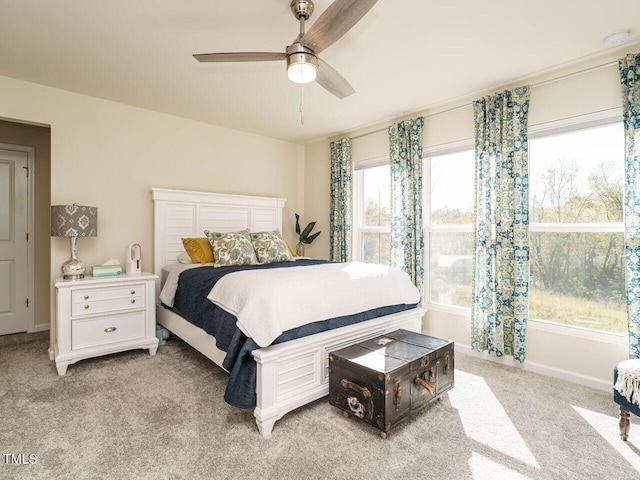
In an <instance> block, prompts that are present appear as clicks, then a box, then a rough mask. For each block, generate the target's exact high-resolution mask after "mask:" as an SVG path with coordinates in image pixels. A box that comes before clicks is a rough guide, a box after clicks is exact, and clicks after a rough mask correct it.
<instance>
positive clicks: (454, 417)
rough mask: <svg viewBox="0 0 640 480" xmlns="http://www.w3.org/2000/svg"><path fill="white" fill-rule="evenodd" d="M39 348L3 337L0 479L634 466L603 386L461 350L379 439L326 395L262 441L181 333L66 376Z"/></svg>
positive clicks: (610, 475)
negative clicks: (434, 391)
mask: <svg viewBox="0 0 640 480" xmlns="http://www.w3.org/2000/svg"><path fill="white" fill-rule="evenodd" d="M47 347H48V333H40V334H32V335H26V334H24V335H17V336H10V337H5V338H4V339H0V415H1V427H0V428H1V430H0V454H2V455H3V456H2V457H1V458H0V478H2V479H40V478H42V479H67V478H68V479H79V478H80V479H85V478H87V479H89V478H90V479H119V480H125V479H147V478H148V479H297V478H308V479H323V480H325V479H346V478H348V479H427V480H428V479H453V480H462V479H476V480H480V479H482V480H484V479H491V480H496V479H509V480H514V479H563V480H566V479H581V480H582V479H638V478H640V450H639V447H640V425H639V423H638V421H637V419H636V418H635V417H634V419H633V420H632V422H633V423H632V426H631V436H630V439H629V442H628V443H624V442H622V441H621V440H620V439H619V437H618V417H617V407H616V405H615V404H614V403H613V400H612V396H611V394H609V393H607V392H601V391H598V390H593V389H590V388H586V387H582V386H578V385H574V384H567V383H564V382H561V381H559V380H556V379H552V378H547V377H544V376H541V375H537V374H534V373H531V372H526V371H522V370H519V369H516V368H510V367H505V366H501V365H498V364H495V363H493V362H489V361H484V360H480V359H477V358H475V357H469V356H465V355H461V354H458V355H457V357H456V386H455V388H454V389H453V390H451V391H450V392H449V393H448V394H445V396H444V399H443V401H442V402H440V403H434V404H432V405H430V406H429V407H428V408H426V409H425V410H423V411H422V412H420V413H419V414H417V415H416V416H414V417H412V418H411V419H409V420H406V421H405V422H403V423H401V424H399V425H398V426H397V427H395V428H394V429H393V430H392V431H391V433H390V435H389V438H388V439H387V440H382V439H380V438H379V436H378V432H377V431H376V429H374V428H373V427H371V426H369V425H366V424H364V423H362V422H359V421H358V420H357V419H354V418H348V419H345V418H343V417H342V414H341V412H340V411H339V410H338V409H336V408H334V407H332V406H330V405H329V404H328V401H327V399H326V398H324V399H321V400H318V401H316V402H314V403H312V404H310V405H307V406H305V407H303V408H300V409H298V410H296V411H294V412H291V413H289V414H287V415H285V417H284V418H283V419H282V420H280V421H278V422H276V425H275V427H274V430H273V436H272V438H271V439H269V440H264V439H262V438H261V437H260V436H259V434H258V431H257V427H256V426H255V423H254V421H253V415H252V412H251V411H244V410H239V409H236V408H233V407H230V406H228V405H227V404H226V403H224V401H223V400H222V393H223V390H224V385H225V382H226V374H225V373H224V372H223V371H222V370H221V369H219V368H217V367H216V366H215V365H213V364H212V363H211V362H210V361H209V360H207V359H206V358H205V357H203V356H201V355H200V354H199V353H197V352H196V351H194V350H193V349H191V348H190V347H189V346H188V345H186V344H184V343H182V342H181V341H179V340H174V339H172V340H169V342H168V344H167V345H165V346H162V347H160V349H159V350H158V355H157V356H155V357H150V356H149V355H148V353H146V352H143V351H141V350H138V351H132V352H126V353H122V354H116V355H110V356H107V357H101V358H96V359H91V360H85V361H81V362H78V363H76V364H74V365H70V366H69V369H68V372H67V375H66V376H65V377H58V375H57V373H56V370H55V367H54V364H53V362H50V361H49V359H48V353H47ZM6 454H10V455H11V454H13V455H14V457H7V455H6ZM20 454H22V455H23V457H16V455H20ZM29 454H34V455H35V458H36V460H37V461H36V463H33V464H29ZM7 458H14V459H15V458H24V459H25V461H24V462H23V463H26V464H12V463H11V461H7ZM31 458H34V457H31Z"/></svg>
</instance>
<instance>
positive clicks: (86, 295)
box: [71, 283, 145, 317]
mask: <svg viewBox="0 0 640 480" xmlns="http://www.w3.org/2000/svg"><path fill="white" fill-rule="evenodd" d="M144 306H145V285H144V284H143V283H140V284H135V285H129V286H126V287H104V288H92V289H86V290H84V289H83V290H80V289H78V290H75V291H73V292H72V294H71V316H72V317H75V316H78V315H94V314H96V313H102V312H113V311H118V310H130V309H132V308H136V309H137V308H144Z"/></svg>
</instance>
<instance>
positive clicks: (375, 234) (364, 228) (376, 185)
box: [354, 160, 391, 265]
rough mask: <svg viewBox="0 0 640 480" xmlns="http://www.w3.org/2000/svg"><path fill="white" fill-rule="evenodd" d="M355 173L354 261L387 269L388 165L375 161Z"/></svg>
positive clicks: (388, 252)
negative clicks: (382, 266) (379, 264)
mask: <svg viewBox="0 0 640 480" xmlns="http://www.w3.org/2000/svg"><path fill="white" fill-rule="evenodd" d="M380 163H382V165H381V164H380ZM356 169H357V170H356V172H355V195H354V197H355V202H356V208H355V210H354V223H355V228H354V259H356V260H360V261H362V262H367V263H382V264H385V265H389V264H390V262H391V233H390V232H391V212H390V197H391V183H390V182H391V178H390V167H389V162H388V160H386V161H384V160H378V161H377V162H375V163H374V164H373V166H359V165H356Z"/></svg>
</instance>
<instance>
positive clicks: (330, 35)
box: [194, 0, 378, 98]
mask: <svg viewBox="0 0 640 480" xmlns="http://www.w3.org/2000/svg"><path fill="white" fill-rule="evenodd" d="M377 1H378V0H335V1H334V2H333V3H332V4H331V5H329V7H328V8H327V9H326V10H325V11H324V12H323V13H322V15H320V17H319V18H318V20H316V22H315V23H314V24H313V25H312V26H311V28H310V29H309V31H308V32H305V21H306V20H309V17H310V16H311V14H312V13H313V8H314V7H313V2H312V1H311V0H293V1H292V2H291V11H292V12H293V14H294V16H295V17H296V18H297V19H298V20H299V21H300V34H299V35H298V36H297V37H296V39H295V40H294V41H293V43H292V44H291V45H289V46H288V47H287V48H286V51H285V52H281V53H277V52H276V53H273V52H230V53H201V54H197V55H194V57H195V59H196V60H198V61H199V62H265V61H273V60H286V62H287V75H288V77H289V79H290V80H291V81H293V82H296V83H309V82H313V81H314V80H316V81H317V82H318V84H320V86H322V87H323V88H325V89H326V90H328V91H329V92H330V93H332V94H333V95H335V96H336V97H338V98H345V97H348V96H349V95H352V94H354V93H355V90H354V89H353V87H351V85H349V82H347V81H346V80H345V79H344V77H342V75H340V74H339V73H338V72H337V71H336V70H334V69H333V68H332V67H331V66H330V65H329V64H328V63H327V62H325V61H323V60H322V59H320V58H318V54H319V53H320V52H321V51H322V50H324V49H325V48H327V47H329V46H331V45H332V44H333V43H334V42H335V41H337V40H338V39H339V38H340V37H342V36H343V35H344V34H345V33H347V32H348V31H349V30H350V29H351V27H353V26H354V25H355V24H356V23H358V22H359V21H360V19H361V18H362V17H364V16H365V15H366V13H367V12H368V11H369V10H371V8H372V7H373V6H374V5H375V4H376V3H377Z"/></svg>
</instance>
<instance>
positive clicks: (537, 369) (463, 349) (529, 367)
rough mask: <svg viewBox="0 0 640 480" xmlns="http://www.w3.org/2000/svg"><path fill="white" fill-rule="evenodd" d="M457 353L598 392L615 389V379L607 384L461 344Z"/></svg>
mask: <svg viewBox="0 0 640 480" xmlns="http://www.w3.org/2000/svg"><path fill="white" fill-rule="evenodd" d="M455 351H456V352H457V353H462V354H463V355H469V356H471V357H476V358H481V359H483V360H489V361H491V362H494V363H499V364H500V365H505V366H507V367H511V368H520V369H522V370H526V371H528V372H533V373H539V374H541V375H546V376H548V377H553V378H557V379H559V380H565V381H568V382H572V383H576V384H578V385H584V386H586V387H591V388H595V389H597V390H602V391H605V392H609V391H612V389H613V383H612V382H613V377H612V380H611V381H609V382H607V381H605V380H602V379H600V378H596V377H589V376H587V375H581V374H578V373H575V372H570V371H567V370H561V369H559V368H553V367H549V366H547V365H542V364H540V363H535V362H530V361H527V360H525V362H524V363H517V362H514V361H513V357H511V356H507V357H494V356H493V355H489V354H488V353H487V352H477V351H475V350H472V349H471V346H469V345H461V344H459V343H456V344H455Z"/></svg>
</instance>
